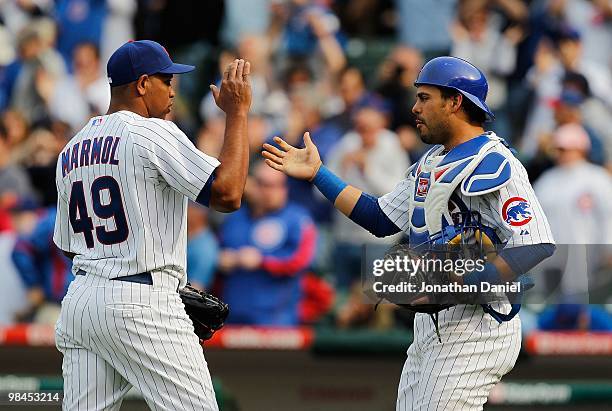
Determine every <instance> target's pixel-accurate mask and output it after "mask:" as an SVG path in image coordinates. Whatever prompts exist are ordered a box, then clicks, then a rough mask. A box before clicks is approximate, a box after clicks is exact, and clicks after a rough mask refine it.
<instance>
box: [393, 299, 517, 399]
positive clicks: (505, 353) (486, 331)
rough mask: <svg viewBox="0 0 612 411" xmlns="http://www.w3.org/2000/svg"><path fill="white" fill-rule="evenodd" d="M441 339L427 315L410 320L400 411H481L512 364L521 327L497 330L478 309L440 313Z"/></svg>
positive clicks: (510, 324)
mask: <svg viewBox="0 0 612 411" xmlns="http://www.w3.org/2000/svg"><path fill="white" fill-rule="evenodd" d="M439 326H440V337H441V339H442V343H440V342H439V341H438V336H437V335H436V330H435V327H434V325H433V323H432V321H431V319H430V318H429V316H428V315H427V314H420V313H419V314H417V315H416V317H415V320H414V332H415V339H414V342H413V344H412V345H411V346H410V347H409V348H408V351H407V358H406V362H405V363H404V368H403V370H402V375H401V377H400V382H399V387H398V393H397V405H396V409H397V410H398V411H409V410H420V411H424V410H428V411H429V410H481V409H482V408H483V404H484V403H485V402H486V400H487V398H488V395H489V392H490V391H491V389H492V388H493V386H494V385H495V384H496V383H497V382H499V381H500V380H501V377H502V376H504V375H505V374H506V373H508V372H509V371H510V370H511V369H512V368H513V367H514V364H515V363H516V359H517V358H518V354H519V351H520V348H521V322H520V319H519V317H518V316H517V317H515V318H514V319H512V320H511V321H509V322H505V323H502V324H498V323H497V322H496V321H495V320H494V319H493V318H492V317H491V316H490V315H488V314H485V313H484V312H483V311H482V309H481V308H480V307H479V306H455V307H451V308H450V309H448V310H445V311H442V312H440V317H439Z"/></svg>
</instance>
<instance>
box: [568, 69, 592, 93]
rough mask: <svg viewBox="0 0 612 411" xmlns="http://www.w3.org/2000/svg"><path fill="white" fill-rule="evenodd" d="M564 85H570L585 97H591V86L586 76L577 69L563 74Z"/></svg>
mask: <svg viewBox="0 0 612 411" xmlns="http://www.w3.org/2000/svg"><path fill="white" fill-rule="evenodd" d="M561 83H562V84H563V86H564V87H567V86H570V87H572V86H573V88H576V89H577V90H578V91H579V92H580V93H582V95H583V96H584V97H587V98H588V97H591V87H589V81H588V80H587V78H586V77H585V76H583V75H582V74H580V73H577V72H575V71H568V72H566V73H565V75H564V76H563V80H562V81H561Z"/></svg>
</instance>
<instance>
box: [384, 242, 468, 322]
mask: <svg viewBox="0 0 612 411" xmlns="http://www.w3.org/2000/svg"><path fill="white" fill-rule="evenodd" d="M445 254H446V253H445V252H443V253H441V255H435V253H432V252H431V251H428V252H427V253H423V252H420V251H419V250H415V249H414V248H410V247H409V246H408V245H406V244H399V245H396V246H394V247H392V248H391V249H390V250H389V251H387V253H386V254H385V257H384V259H385V260H394V261H396V260H397V259H398V258H399V260H400V261H401V263H400V264H399V265H398V266H396V269H395V270H389V271H385V273H384V274H383V276H382V277H381V278H380V281H381V282H382V283H383V284H392V285H395V286H397V285H401V286H403V288H404V289H405V290H406V291H405V292H401V293H398V292H393V293H391V292H386V293H378V297H379V298H381V299H384V300H387V301H389V302H392V303H394V304H397V305H399V306H401V307H403V308H407V309H409V310H411V311H416V312H422V313H428V314H431V313H437V312H439V311H441V310H443V309H445V308H448V307H451V306H453V305H456V304H459V303H464V304H465V303H468V304H475V301H476V298H477V297H476V296H475V295H465V294H464V293H459V294H457V293H453V292H449V291H439V289H440V288H441V287H440V286H445V285H450V284H451V279H450V273H449V272H447V271H444V270H441V269H436V265H435V264H429V265H427V264H426V262H427V261H429V262H431V261H433V260H435V259H440V258H441V259H444V258H445V257H447V255H445ZM424 297H426V299H425V298H424ZM419 300H420V302H423V300H426V303H425V304H423V303H420V302H419Z"/></svg>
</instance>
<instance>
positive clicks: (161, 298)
mask: <svg viewBox="0 0 612 411" xmlns="http://www.w3.org/2000/svg"><path fill="white" fill-rule="evenodd" d="M177 286H178V279H175V278H172V277H170V276H168V275H167V274H166V273H162V272H156V273H154V285H153V286H149V285H145V284H136V283H125V282H119V281H112V280H108V279H107V278H104V277H99V276H96V275H91V274H88V275H86V276H77V277H76V279H75V280H74V281H73V282H72V283H71V284H70V287H69V290H68V293H67V295H66V297H65V298H64V301H63V302H62V311H61V315H60V318H59V320H58V322H57V324H56V345H57V348H58V349H59V350H60V351H61V352H62V354H63V355H64V362H63V366H62V372H63V375H64V381H65V392H64V409H66V410H76V409H78V410H95V409H119V407H120V405H121V400H122V397H123V395H125V393H127V391H128V390H129V388H131V387H132V386H135V387H136V388H138V390H139V391H140V392H141V393H142V395H143V396H144V398H145V400H146V401H147V404H148V405H149V407H150V408H151V409H154V410H175V409H181V410H217V404H216V400H215V394H214V391H213V388H212V381H211V378H210V374H209V372H208V368H207V364H206V360H205V359H204V353H203V351H202V347H201V346H200V344H199V340H198V337H197V336H196V335H195V334H194V332H193V324H192V323H191V320H190V319H189V316H187V314H186V313H185V309H184V307H183V304H182V302H181V299H180V297H179V295H178V293H177V292H176V288H177Z"/></svg>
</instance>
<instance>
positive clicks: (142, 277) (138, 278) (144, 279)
mask: <svg viewBox="0 0 612 411" xmlns="http://www.w3.org/2000/svg"><path fill="white" fill-rule="evenodd" d="M85 274H87V273H86V272H85V271H83V270H78V271H77V272H76V275H85ZM111 280H116V281H126V282H128V283H138V284H148V285H153V277H152V276H151V273H150V272H149V271H146V272H144V273H140V274H132V275H126V276H124V277H116V278H111Z"/></svg>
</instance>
